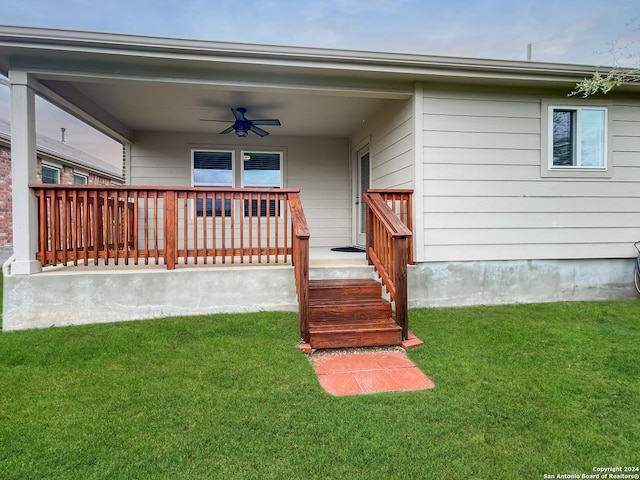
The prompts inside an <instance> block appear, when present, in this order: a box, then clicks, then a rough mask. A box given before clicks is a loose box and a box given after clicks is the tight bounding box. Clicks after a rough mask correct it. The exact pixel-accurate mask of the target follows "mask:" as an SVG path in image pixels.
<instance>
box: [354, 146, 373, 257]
mask: <svg viewBox="0 0 640 480" xmlns="http://www.w3.org/2000/svg"><path fill="white" fill-rule="evenodd" d="M370 174H371V163H370V160H369V145H367V146H365V147H364V148H362V149H361V150H358V172H357V177H358V181H357V186H356V189H357V191H356V217H357V218H356V244H357V245H358V246H360V247H365V246H366V244H367V208H366V205H365V203H364V199H363V198H362V194H363V193H364V192H366V191H367V189H368V188H369V187H370V180H369V179H370Z"/></svg>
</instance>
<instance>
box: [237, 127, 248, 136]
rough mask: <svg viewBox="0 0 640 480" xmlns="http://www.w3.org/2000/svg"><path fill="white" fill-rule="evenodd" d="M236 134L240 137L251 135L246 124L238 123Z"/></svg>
mask: <svg viewBox="0 0 640 480" xmlns="http://www.w3.org/2000/svg"><path fill="white" fill-rule="evenodd" d="M236 135H237V136H239V137H246V136H247V135H249V129H248V128H247V127H246V126H245V125H237V126H236Z"/></svg>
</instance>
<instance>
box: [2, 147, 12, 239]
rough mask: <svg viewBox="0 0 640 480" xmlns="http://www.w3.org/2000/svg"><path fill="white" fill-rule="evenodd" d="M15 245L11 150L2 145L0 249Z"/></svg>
mask: <svg viewBox="0 0 640 480" xmlns="http://www.w3.org/2000/svg"><path fill="white" fill-rule="evenodd" d="M9 245H13V207H12V201H11V150H10V149H9V147H7V146H5V145H0V247H3V246H9Z"/></svg>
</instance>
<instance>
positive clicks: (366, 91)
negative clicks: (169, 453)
mask: <svg viewBox="0 0 640 480" xmlns="http://www.w3.org/2000/svg"><path fill="white" fill-rule="evenodd" d="M0 45H1V46H2V50H1V51H0V69H1V71H2V72H3V73H4V74H6V75H7V77H8V79H9V83H10V84H11V90H12V93H11V95H12V159H13V165H12V166H13V174H14V177H13V180H14V190H13V201H14V215H13V216H14V222H15V223H14V254H15V256H14V258H13V259H12V262H11V263H10V265H8V266H7V269H6V271H7V273H9V274H10V277H7V281H6V282H5V286H6V287H8V288H6V290H5V317H4V328H5V329H16V328H31V327H35V326H49V325H51V324H55V325H62V324H69V323H88V322H92V321H119V320H127V319H136V318H154V317H158V316H163V315H183V314H184V315H186V314H189V315H191V314H198V313H215V312H221V311H252V310H257V309H278V308H285V309H297V310H299V313H300V336H301V338H302V339H304V340H308V339H310V336H311V335H312V334H313V330H314V328H315V327H318V326H319V325H317V324H315V323H314V322H317V321H320V320H317V317H322V318H324V319H326V318H328V316H327V315H326V314H324V313H319V312H321V311H322V308H323V307H322V305H314V302H316V304H317V303H318V302H320V303H323V302H324V304H331V302H334V303H335V302H337V301H339V302H343V303H344V300H345V298H347V299H349V298H362V297H363V296H367V295H370V294H371V295H373V293H372V292H373V290H375V289H378V293H377V297H378V298H381V297H382V296H383V295H384V296H385V297H386V298H385V301H386V302H387V303H388V304H389V306H387V305H386V304H385V305H384V306H383V308H382V307H381V308H379V311H381V312H385V315H386V320H389V319H390V318H391V317H392V316H393V321H394V323H395V324H396V325H397V327H398V328H397V329H396V330H397V332H399V333H397V332H396V333H394V335H396V334H397V335H396V336H397V338H402V337H403V336H406V330H407V327H406V325H405V322H404V320H402V319H403V318H406V313H403V312H406V300H402V299H403V298H405V297H406V265H407V264H408V263H411V262H412V258H413V253H414V252H413V250H412V249H413V240H412V234H413V226H412V224H411V222H412V221H413V218H414V215H413V204H412V202H411V193H410V192H411V191H412V190H413V189H414V188H416V185H415V184H414V180H413V179H414V178H420V175H417V174H416V172H415V171H414V170H415V169H416V168H417V167H415V165H421V164H420V162H414V152H419V151H420V148H419V147H417V145H418V140H419V139H418V137H417V136H416V134H415V132H414V121H413V117H414V115H415V113H416V112H419V108H418V107H417V105H416V101H417V100H416V99H417V98H419V96H417V95H416V92H418V93H419V91H420V88H421V87H420V85H419V84H417V83H416V81H417V79H418V77H416V76H412V75H400V76H398V77H392V76H389V75H388V72H387V71H386V69H385V68H380V66H379V65H378V62H379V61H380V58H379V55H377V54H376V55H373V54H366V55H364V56H363V57H362V58H360V56H358V57H357V58H356V57H354V58H351V59H345V58H343V57H342V56H343V53H342V52H338V51H322V52H318V51H314V50H312V49H306V48H289V47H269V46H267V47H265V46H251V45H229V44H219V43H214V42H198V41H186V40H176V39H161V38H158V39H149V38H139V37H129V36H119V35H111V34H92V33H87V32H71V33H68V32H57V31H49V30H46V29H20V28H16V29H9V30H8V31H6V32H4V33H3V35H0ZM359 55H360V54H359ZM347 60H348V61H347ZM385 61H387V60H385ZM388 61H389V62H391V61H393V62H395V61H396V60H394V59H388ZM353 62H355V63H353ZM36 95H37V96H40V97H42V98H44V99H46V100H48V101H50V102H51V103H53V104H55V105H57V106H59V107H61V108H62V109H64V110H66V111H67V112H69V113H72V114H73V115H75V116H76V117H78V118H79V119H81V120H83V121H85V122H86V123H88V124H89V125H91V126H93V127H95V128H96V129H97V130H99V131H100V132H102V133H104V134H106V135H108V136H109V137H111V138H112V139H115V140H116V141H118V142H120V143H121V144H122V145H123V158H122V162H123V175H124V179H125V182H126V186H124V187H121V188H114V187H111V186H108V187H94V186H86V187H80V186H53V185H40V184H37V183H35V182H36V181H37V175H36V151H35V125H36V119H35V115H36V109H35V107H34V103H35V97H36ZM240 113H241V114H242V115H240ZM245 114H246V117H244V115H245ZM240 116H242V118H239V117H240ZM234 117H235V120H236V123H233V121H234ZM246 119H252V120H256V119H258V120H256V124H255V125H262V127H255V125H252V126H250V125H249V124H248V123H243V122H245V120H246ZM246 121H247V122H248V120H246ZM237 122H240V124H237ZM265 122H266V123H265ZM235 127H238V128H235ZM245 127H246V128H245ZM419 183H420V182H417V184H418V185H417V186H418V187H419ZM374 189H375V190H374ZM368 190H369V193H367V191H368ZM394 195H395V196H397V199H396V197H394ZM415 221H416V222H421V216H420V215H416V216H415ZM415 230H416V232H418V233H419V232H420V226H419V225H418V226H417V228H416V229H415ZM352 245H357V246H359V247H361V248H362V249H363V250H364V252H365V253H361V254H358V253H356V254H347V253H340V254H339V255H332V256H329V255H327V253H328V252H330V251H331V250H330V249H331V248H332V247H346V246H352ZM321 252H324V253H321ZM416 253H417V254H418V255H419V254H420V251H419V250H418V251H417V252H416ZM316 255H318V256H316ZM348 255H353V258H354V259H355V257H357V263H358V264H357V265H352V264H349V265H339V264H335V263H336V262H340V263H343V262H345V260H344V259H345V257H346V256H348ZM321 257H322V258H321ZM350 261H351V260H349V262H350ZM331 263H334V264H333V265H331ZM321 264H324V265H321ZM347 270H349V271H347ZM374 271H375V272H376V273H374ZM213 272H215V274H213ZM354 272H355V273H354ZM403 272H404V273H403ZM356 275H357V278H355V279H358V278H359V279H363V278H364V279H366V280H371V279H372V278H375V282H376V285H373V286H372V285H367V286H366V288H364V289H363V288H361V287H362V286H361V285H358V284H357V282H351V283H353V284H351V283H349V282H346V283H345V282H343V284H342V285H340V286H339V288H337V289H334V288H332V287H328V286H327V285H326V284H325V285H320V284H314V282H315V281H316V280H318V281H319V280H326V279H327V277H329V279H331V278H333V279H336V280H340V279H342V280H354V277H356ZM365 291H366V292H369V293H365ZM54 292H55V293H54ZM314 292H316V293H318V292H321V293H322V295H319V296H318V295H316V294H315V293H314ZM403 292H404V293H403ZM327 295H328V296H327ZM319 298H321V299H322V300H319ZM365 303H366V302H365ZM370 303H371V304H376V305H377V306H379V305H378V303H379V302H378V300H375V301H374V300H373V299H372V300H371V302H370ZM68 305H72V307H71V308H69V307H68ZM391 305H393V308H395V313H392V312H391ZM27 307H29V308H27ZM360 307H362V305H360ZM344 310H345V312H346V311H349V313H347V315H351V320H354V322H351V325H352V326H353V324H354V323H358V322H360V323H362V322H361V321H365V320H367V319H363V318H359V317H358V318H356V317H357V316H358V311H357V310H358V305H354V304H353V302H351V303H346V304H345V308H344ZM386 312H388V314H387V313H386ZM65 315H67V316H66V317H65ZM54 317H55V320H52V318H54ZM396 320H397V321H396ZM323 321H324V320H323ZM367 321H368V320H367ZM331 322H333V320H331ZM325 326H326V325H325ZM394 328H395V327H394ZM376 341H378V342H379V341H380V340H376Z"/></svg>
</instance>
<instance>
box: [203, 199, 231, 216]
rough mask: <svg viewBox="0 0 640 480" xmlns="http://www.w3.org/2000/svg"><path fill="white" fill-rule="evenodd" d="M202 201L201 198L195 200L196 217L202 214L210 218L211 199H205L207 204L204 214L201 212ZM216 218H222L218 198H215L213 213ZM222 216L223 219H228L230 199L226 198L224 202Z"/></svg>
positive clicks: (211, 214) (220, 202) (211, 210)
mask: <svg viewBox="0 0 640 480" xmlns="http://www.w3.org/2000/svg"><path fill="white" fill-rule="evenodd" d="M202 200H203V199H202V198H198V199H197V200H196V215H197V216H198V217H202V216H203V214H205V213H206V216H207V217H212V216H213V199H211V198H207V199H206V201H207V202H206V203H207V211H206V212H204V211H203V203H204V202H203V201H202ZM215 214H216V217H221V216H222V199H220V198H216V211H215ZM224 216H225V217H230V216H231V199H230V198H226V199H225V200H224Z"/></svg>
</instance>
